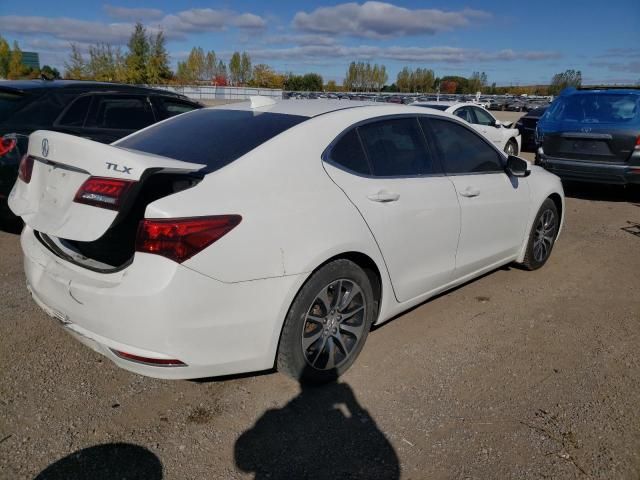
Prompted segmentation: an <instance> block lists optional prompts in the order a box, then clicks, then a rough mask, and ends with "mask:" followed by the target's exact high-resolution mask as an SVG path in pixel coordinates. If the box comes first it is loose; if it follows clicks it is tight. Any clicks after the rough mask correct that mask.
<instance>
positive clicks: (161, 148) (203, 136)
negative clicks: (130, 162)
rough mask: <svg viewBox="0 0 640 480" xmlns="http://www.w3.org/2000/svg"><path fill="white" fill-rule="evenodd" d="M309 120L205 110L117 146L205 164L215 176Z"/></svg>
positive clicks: (161, 125) (267, 114)
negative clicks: (238, 159) (222, 169)
mask: <svg viewBox="0 0 640 480" xmlns="http://www.w3.org/2000/svg"><path fill="white" fill-rule="evenodd" d="M304 120H307V117H302V116H298V115H285V114H281V113H266V112H254V111H247V110H218V109H202V110H197V111H194V112H190V113H185V114H183V115H179V116H177V117H174V118H172V119H170V120H167V121H166V122H162V123H159V124H157V125H154V126H152V127H150V128H148V129H146V130H143V131H141V132H139V133H136V134H133V135H131V136H130V137H127V138H125V139H123V140H121V141H120V142H117V143H116V144H115V145H116V146H118V147H124V148H130V149H133V150H140V151H142V152H147V153H152V154H155V155H162V156H164V157H169V158H173V159H175V160H182V161H183V162H192V163H204V164H206V165H207V167H208V168H207V170H208V171H210V172H212V171H214V170H218V169H219V168H222V167H224V166H225V165H228V164H229V163H231V162H233V161H234V160H235V159H237V158H240V157H241V156H242V155H244V154H245V153H247V152H249V151H251V150H253V149H254V148H256V147H257V146H259V145H261V144H262V143H264V142H266V141H267V140H269V139H271V138H273V137H275V136H276V135H278V134H280V133H282V132H284V131H285V130H287V129H289V128H291V127H293V126H295V125H297V124H299V123H301V122H303V121H304Z"/></svg>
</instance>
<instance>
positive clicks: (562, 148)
mask: <svg viewBox="0 0 640 480" xmlns="http://www.w3.org/2000/svg"><path fill="white" fill-rule="evenodd" d="M536 140H537V143H538V145H539V147H538V151H537V152H536V160H537V162H538V163H539V164H540V165H542V166H543V167H544V168H546V169H547V170H549V171H551V172H553V173H555V174H556V175H558V176H560V177H561V178H564V179H567V180H578V181H585V182H599V183H611V184H614V183H617V184H640V88H606V87H603V88H580V89H577V90H576V89H569V90H565V91H563V92H562V94H561V95H560V96H559V97H558V98H557V99H556V100H555V101H554V102H553V103H552V104H551V106H550V107H549V109H548V110H547V111H546V112H545V114H544V115H543V116H542V118H540V120H539V121H538V126H537V130H536Z"/></svg>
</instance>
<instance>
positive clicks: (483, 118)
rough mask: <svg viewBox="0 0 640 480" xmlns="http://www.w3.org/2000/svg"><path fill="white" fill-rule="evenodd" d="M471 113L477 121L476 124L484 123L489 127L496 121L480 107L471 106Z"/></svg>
mask: <svg viewBox="0 0 640 480" xmlns="http://www.w3.org/2000/svg"><path fill="white" fill-rule="evenodd" d="M473 113H474V114H475V117H476V121H475V123H477V124H478V125H486V126H488V127H491V126H493V125H495V123H496V121H495V119H494V118H493V117H492V116H491V115H489V113H487V112H486V111H485V110H483V109H481V108H478V107H473Z"/></svg>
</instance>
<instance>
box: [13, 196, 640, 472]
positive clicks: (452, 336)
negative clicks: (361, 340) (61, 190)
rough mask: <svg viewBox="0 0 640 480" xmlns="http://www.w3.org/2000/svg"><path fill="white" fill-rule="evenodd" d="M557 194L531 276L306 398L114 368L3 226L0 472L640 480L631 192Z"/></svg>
mask: <svg viewBox="0 0 640 480" xmlns="http://www.w3.org/2000/svg"><path fill="white" fill-rule="evenodd" d="M568 195H569V198H568V199H567V216H566V226H565V230H564V232H563V234H562V236H561V238H560V240H559V242H558V244H557V245H556V249H555V251H554V253H553V255H552V257H551V259H550V261H549V263H548V264H547V265H546V266H545V267H544V268H543V269H541V270H538V271H536V272H525V271H522V270H518V269H515V268H504V269H501V270H498V271H496V272H494V273H491V274H489V275H486V276H484V277H483V278H481V279H479V280H477V281H474V282H472V283H470V284H468V285H466V286H463V287H461V288H459V289H457V290H455V291H453V292H450V293H448V294H447V295H443V296H440V297H438V298H436V299H434V300H432V301H430V302H428V303H425V304H423V305H421V306H420V307H418V308H415V309H414V310H412V311H410V312H408V313H406V314H405V315H402V316H401V317H398V318H396V319H395V320H393V321H391V322H390V323H388V324H386V325H384V326H382V327H380V328H378V329H376V330H375V331H374V332H373V333H372V334H371V335H370V337H369V340H368V342H367V345H366V347H365V349H364V351H363V354H362V355H361V357H360V358H359V360H358V361H357V363H356V365H355V366H354V368H353V369H352V370H351V371H350V372H349V373H348V374H347V375H346V376H345V377H344V378H343V379H342V380H341V383H339V384H337V385H334V386H330V387H325V388H321V389H305V390H302V391H301V389H300V387H299V386H298V385H297V384H296V383H295V382H292V381H290V380H288V379H287V378H285V377H284V376H282V375H280V374H274V373H270V374H266V375H259V376H245V377H240V378H232V379H218V380H210V381H206V382H186V381H174V382H171V381H160V380H153V379H149V378H143V377H139V376H136V375H133V374H130V373H127V372H125V371H122V370H119V369H117V368H115V367H114V366H113V365H112V364H110V363H109V362H108V361H105V360H103V359H102V358H101V357H100V356H99V355H97V354H95V353H93V352H92V351H90V350H88V349H86V348H85V347H83V346H81V345H80V344H79V343H77V342H76V341H75V340H73V339H72V338H71V337H69V336H68V335H67V334H65V333H64V332H63V331H62V329H61V328H60V327H58V326H57V324H55V323H54V322H53V321H52V320H50V319H49V318H48V317H47V316H46V315H45V314H44V313H42V312H41V311H40V310H39V309H38V308H37V307H36V306H35V305H34V304H33V302H32V301H31V300H30V299H29V296H28V294H27V291H26V289H25V287H24V276H23V272H22V265H21V259H20V249H19V244H18V237H17V236H16V235H15V234H10V233H5V232H0V291H1V292H2V300H1V301H0V364H1V365H2V369H1V370H0V478H2V479H12V480H13V479H22V478H34V477H37V478H39V479H45V478H46V479H78V478H82V479H85V478H86V479H89V478H90V479H98V480H100V479H121V478H128V479H131V478H144V479H148V480H159V479H216V478H220V479H229V478H253V477H254V476H255V477H256V478H260V479H263V478H271V479H274V478H291V479H294V478H390V479H392V478H403V479H422V478H425V479H427V478H428V479H439V478H447V479H449V478H453V479H467V478H468V479H494V478H495V479H507V478H511V479H540V478H553V479H572V478H578V479H581V478H585V479H586V478H592V479H634V480H638V479H639V478H640V400H639V399H640V255H639V254H638V252H639V251H640V227H638V226H636V227H634V226H633V224H632V223H629V222H636V224H637V223H640V208H639V207H640V197H638V196H637V195H636V196H633V195H632V194H630V193H629V192H625V191H622V190H621V189H618V188H604V187H581V188H572V189H571V190H569V191H568Z"/></svg>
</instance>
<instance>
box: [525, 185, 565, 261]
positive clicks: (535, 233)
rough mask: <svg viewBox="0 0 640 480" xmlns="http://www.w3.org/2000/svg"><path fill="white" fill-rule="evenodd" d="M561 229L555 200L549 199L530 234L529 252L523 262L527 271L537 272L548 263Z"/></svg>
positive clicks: (543, 204) (544, 203) (541, 208)
mask: <svg viewBox="0 0 640 480" xmlns="http://www.w3.org/2000/svg"><path fill="white" fill-rule="evenodd" d="M559 228H560V216H559V215H558V208H557V207H556V204H555V203H554V202H553V200H551V199H550V198H547V199H546V200H545V201H544V202H543V203H542V206H541V207H540V210H538V214H537V215H536V219H535V220H534V222H533V227H532V228H531V233H530V234H529V242H528V243H527V251H526V253H525V257H524V261H523V262H522V265H523V266H524V267H525V268H526V269H527V270H537V269H538V268H540V267H542V266H543V265H544V264H545V263H546V262H547V260H548V259H549V256H550V255H551V250H552V249H553V246H554V245H555V241H556V237H557V236H558V229H559Z"/></svg>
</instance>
